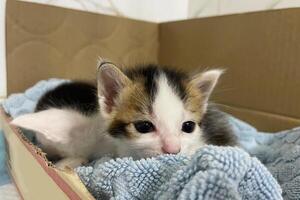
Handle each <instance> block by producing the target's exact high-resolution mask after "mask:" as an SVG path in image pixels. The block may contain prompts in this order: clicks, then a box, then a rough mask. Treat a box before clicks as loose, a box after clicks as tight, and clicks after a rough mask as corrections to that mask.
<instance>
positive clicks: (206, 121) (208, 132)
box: [200, 105, 237, 146]
mask: <svg viewBox="0 0 300 200" xmlns="http://www.w3.org/2000/svg"><path fill="white" fill-rule="evenodd" d="M200 127H201V128H202V130H203V134H204V139H205V140H206V142H207V144H212V145H218V146H234V145H236V144H237V138H236V136H235V135H234V134H233V131H232V129H231V126H230V124H229V122H228V118H227V116H226V114H225V113H223V112H221V111H219V110H218V109H217V108H216V107H215V106H214V105H209V106H208V108H207V111H206V113H205V114H204V116H203V118H202V120H201V123H200Z"/></svg>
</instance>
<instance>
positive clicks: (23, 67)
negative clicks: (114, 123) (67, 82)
mask: <svg viewBox="0 0 300 200" xmlns="http://www.w3.org/2000/svg"><path fill="white" fill-rule="evenodd" d="M157 27H158V25H157V24H155V23H149V22H142V21H136V20H130V19H125V18H119V17H112V16H105V15H99V14H93V13H86V12H81V11H75V10H70V9H63V8H58V7H53V6H45V5H40V4H33V3H28V2H20V1H15V0H9V1H7V8H6V40H7V41H6V48H7V66H8V67H7V85H8V93H9V94H10V93H13V92H20V91H24V89H26V88H28V87H30V86H31V85H33V84H34V83H36V82H37V81H39V80H41V79H47V78H50V77H61V78H72V79H74V78H75V79H94V78H95V70H96V63H97V59H98V56H102V57H105V58H107V59H110V60H112V61H114V62H116V63H119V64H133V63H136V62H154V63H156V62H157V52H158V31H157Z"/></svg>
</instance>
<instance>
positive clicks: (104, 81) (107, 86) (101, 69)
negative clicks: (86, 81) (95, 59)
mask: <svg viewBox="0 0 300 200" xmlns="http://www.w3.org/2000/svg"><path fill="white" fill-rule="evenodd" d="M97 80H98V81H97V82H98V97H99V103H100V108H101V112H102V115H104V116H107V115H109V114H110V112H111V111H112V109H113V107H114V106H116V104H117V98H118V96H119V94H120V92H121V91H122V89H124V88H125V87H126V86H128V85H129V84H130V83H131V81H130V79H129V78H128V77H127V76H126V75H125V74H124V73H123V72H122V71H121V70H120V69H119V68H118V67H116V66H115V65H114V64H113V63H111V62H108V61H100V63H99V65H98V72H97Z"/></svg>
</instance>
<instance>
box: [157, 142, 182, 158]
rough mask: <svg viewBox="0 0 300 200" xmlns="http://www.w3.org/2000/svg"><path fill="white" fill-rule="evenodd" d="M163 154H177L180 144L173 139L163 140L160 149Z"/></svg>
mask: <svg viewBox="0 0 300 200" xmlns="http://www.w3.org/2000/svg"><path fill="white" fill-rule="evenodd" d="M161 149H162V151H163V152H164V153H171V154H177V153H179V152H180V149H181V147H180V142H179V141H178V140H176V139H175V140H174V138H173V139H172V138H168V139H167V138H165V139H164V140H163V145H162V147H161Z"/></svg>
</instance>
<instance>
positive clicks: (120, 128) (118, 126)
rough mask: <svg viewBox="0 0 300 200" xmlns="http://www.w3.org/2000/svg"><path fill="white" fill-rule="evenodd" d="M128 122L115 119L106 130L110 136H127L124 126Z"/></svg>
mask: <svg viewBox="0 0 300 200" xmlns="http://www.w3.org/2000/svg"><path fill="white" fill-rule="evenodd" d="M127 125H128V124H126V123H124V122H122V121H120V120H115V121H113V122H112V124H111V125H110V126H109V128H108V132H109V134H110V135H111V136H113V137H124V136H128V133H127V131H126V126H127Z"/></svg>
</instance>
